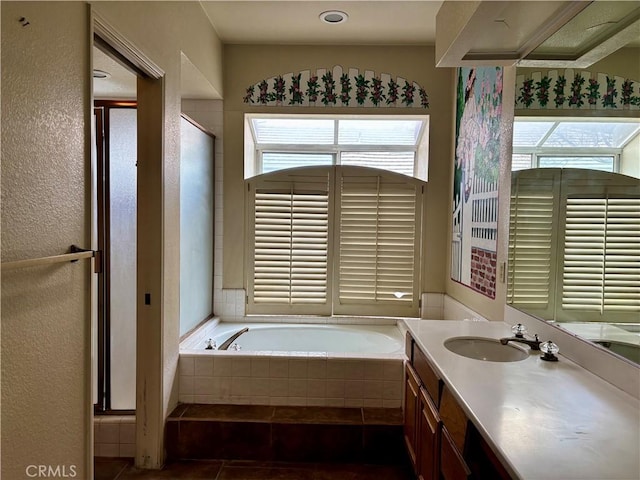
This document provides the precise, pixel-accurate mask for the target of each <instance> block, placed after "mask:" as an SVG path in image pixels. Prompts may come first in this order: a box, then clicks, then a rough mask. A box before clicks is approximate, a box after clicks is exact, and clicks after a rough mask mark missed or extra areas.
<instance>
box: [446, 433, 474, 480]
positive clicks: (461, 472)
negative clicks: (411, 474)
mask: <svg viewBox="0 0 640 480" xmlns="http://www.w3.org/2000/svg"><path fill="white" fill-rule="evenodd" d="M441 440H442V442H441V443H442V447H441V451H440V472H441V473H442V478H443V479H444V480H469V479H470V478H472V477H471V470H469V467H468V466H467V464H466V462H465V461H464V459H463V458H462V455H461V454H460V452H459V451H458V448H457V447H456V446H455V444H454V442H453V440H452V438H451V436H450V435H449V432H447V428H446V427H444V426H443V427H442V436H441Z"/></svg>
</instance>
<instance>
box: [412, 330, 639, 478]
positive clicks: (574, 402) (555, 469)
mask: <svg viewBox="0 0 640 480" xmlns="http://www.w3.org/2000/svg"><path fill="white" fill-rule="evenodd" d="M405 323H406V326H407V328H408V330H409V332H411V335H412V336H413V338H414V339H415V340H416V342H417V344H418V346H420V348H421V350H422V351H423V352H424V353H425V354H426V355H427V357H428V358H429V360H431V362H432V363H433V366H434V367H435V369H436V370H437V371H438V373H439V374H440V375H441V377H442V379H443V380H444V382H445V383H446V384H447V386H448V387H449V389H450V390H451V391H452V392H453V394H454V395H455V396H456V397H457V399H458V401H459V402H460V405H461V406H462V408H463V409H464V410H465V412H466V414H467V415H468V417H469V419H470V420H471V421H472V422H473V423H474V424H475V426H476V428H477V429H478V431H479V432H480V433H481V434H482V436H483V437H484V438H485V440H486V441H487V442H488V443H489V445H490V446H491V447H492V448H493V450H494V452H495V453H496V455H498V457H499V458H500V459H501V460H502V462H503V464H504V465H505V467H506V468H507V469H508V470H509V471H510V473H511V474H512V475H513V476H514V477H515V478H522V479H554V480H569V479H576V480H588V479H592V480H615V479H624V480H631V479H640V401H638V400H637V399H635V398H633V397H632V396H631V395H629V394H627V393H625V392H623V391H622V390H620V389H618V388H616V387H614V386H612V385H611V384H609V383H608V382H606V381H604V380H602V379H601V378H599V377H597V376H595V375H593V374H592V373H590V372H589V371H587V370H585V369H584V368H582V367H580V366H578V365H576V364H575V363H573V362H571V361H570V360H568V359H567V358H566V357H563V356H562V351H560V355H559V357H560V360H559V361H558V362H546V361H543V360H541V359H540V352H532V353H531V354H530V355H529V357H528V358H526V359H525V360H522V361H516V362H487V361H481V360H474V359H470V358H466V357H462V356H460V355H457V354H455V353H453V352H450V351H449V350H447V349H446V348H445V347H444V345H443V343H444V341H445V340H446V339H448V338H451V337H457V336H479V337H490V338H496V339H497V338H501V337H509V336H512V334H511V331H510V326H509V325H507V324H506V323H503V322H473V321H450V320H416V319H407V320H405ZM541 340H546V339H544V338H541Z"/></svg>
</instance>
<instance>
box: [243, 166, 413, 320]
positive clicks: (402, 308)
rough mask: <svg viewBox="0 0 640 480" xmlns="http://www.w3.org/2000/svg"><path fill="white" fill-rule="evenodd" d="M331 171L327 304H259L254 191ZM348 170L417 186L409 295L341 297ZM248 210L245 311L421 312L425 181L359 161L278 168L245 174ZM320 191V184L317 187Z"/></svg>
mask: <svg viewBox="0 0 640 480" xmlns="http://www.w3.org/2000/svg"><path fill="white" fill-rule="evenodd" d="M323 172H324V175H327V177H328V178H327V192H328V210H327V211H328V218H329V222H328V235H329V236H328V239H327V278H326V286H327V287H326V290H327V303H326V304H322V305H320V304H315V305H314V304H293V305H292V304H289V305H287V304H286V303H284V302H283V303H279V304H266V303H261V304H258V303H257V302H256V301H255V292H254V288H255V265H256V263H255V262H256V251H255V242H256V224H255V215H256V211H255V208H256V192H258V191H260V190H262V191H265V190H267V189H272V190H273V191H276V190H282V186H284V185H286V184H291V183H292V182H299V183H300V184H317V178H318V175H323ZM344 175H351V176H357V175H367V176H372V175H379V176H384V177H388V178H392V179H394V180H395V181H396V182H402V183H403V184H411V185H413V186H414V192H415V200H414V201H415V206H414V209H415V213H414V215H415V222H416V223H415V231H414V237H413V242H414V248H413V280H412V281H413V283H412V291H411V295H412V296H411V301H410V303H409V302H406V301H405V302H404V303H401V301H398V302H395V301H393V299H391V301H389V300H385V301H371V302H363V303H353V302H350V303H347V304H341V302H340V242H341V237H340V233H341V232H340V225H341V216H340V212H341V196H340V193H341V191H340V188H341V181H342V178H343V176H344ZM246 183H247V188H246V190H245V192H246V196H247V206H248V209H247V212H246V215H245V221H246V232H247V236H246V238H247V240H246V244H245V248H246V255H245V258H246V261H247V269H246V280H245V285H246V287H247V314H250V315H253V314H256V315H327V316H329V315H373V316H407V317H419V307H420V293H421V280H422V278H421V275H422V267H421V265H422V261H421V257H422V241H423V239H422V223H423V222H422V220H423V203H424V198H425V195H424V182H423V181H421V180H419V179H416V178H412V177H407V176H405V175H401V174H398V173H395V172H389V171H386V170H380V169H374V168H367V167H359V166H324V167H299V168H294V169H288V170H280V171H274V172H271V173H267V174H263V175H260V176H257V177H254V178H251V179H248V180H246ZM316 191H317V189H316Z"/></svg>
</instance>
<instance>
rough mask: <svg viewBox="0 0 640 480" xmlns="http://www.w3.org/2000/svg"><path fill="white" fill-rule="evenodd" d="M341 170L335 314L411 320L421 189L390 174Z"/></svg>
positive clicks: (415, 291)
mask: <svg viewBox="0 0 640 480" xmlns="http://www.w3.org/2000/svg"><path fill="white" fill-rule="evenodd" d="M341 172H342V175H340V179H339V186H340V190H339V227H337V228H338V240H337V243H338V245H339V247H338V251H337V252H336V254H337V255H338V257H339V258H338V264H337V266H336V270H337V277H338V278H337V282H336V288H337V295H336V296H337V299H338V302H336V304H335V305H334V312H335V313H341V314H358V313H359V314H364V315H376V314H377V315H408V316H411V315H413V316H415V315H416V314H417V312H418V298H417V297H418V289H417V288H418V283H419V282H418V270H419V269H418V267H417V265H418V263H419V262H418V261H417V259H418V258H419V255H418V252H419V246H420V241H419V237H420V218H421V213H420V212H421V208H420V207H421V188H420V186H419V185H417V184H416V183H414V182H409V181H407V180H406V178H399V177H397V176H394V175H381V174H370V175H363V174H362V172H361V171H360V174H353V175H351V174H349V170H348V169H344V170H341Z"/></svg>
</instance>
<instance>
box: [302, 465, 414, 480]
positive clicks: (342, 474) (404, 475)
mask: <svg viewBox="0 0 640 480" xmlns="http://www.w3.org/2000/svg"><path fill="white" fill-rule="evenodd" d="M413 478H414V477H413V475H412V473H411V471H410V470H409V469H408V468H403V467H399V466H380V465H361V464H356V465H320V466H318V467H316V468H315V469H314V471H313V473H312V475H311V477H310V478H309V477H306V479H307V480H413Z"/></svg>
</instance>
